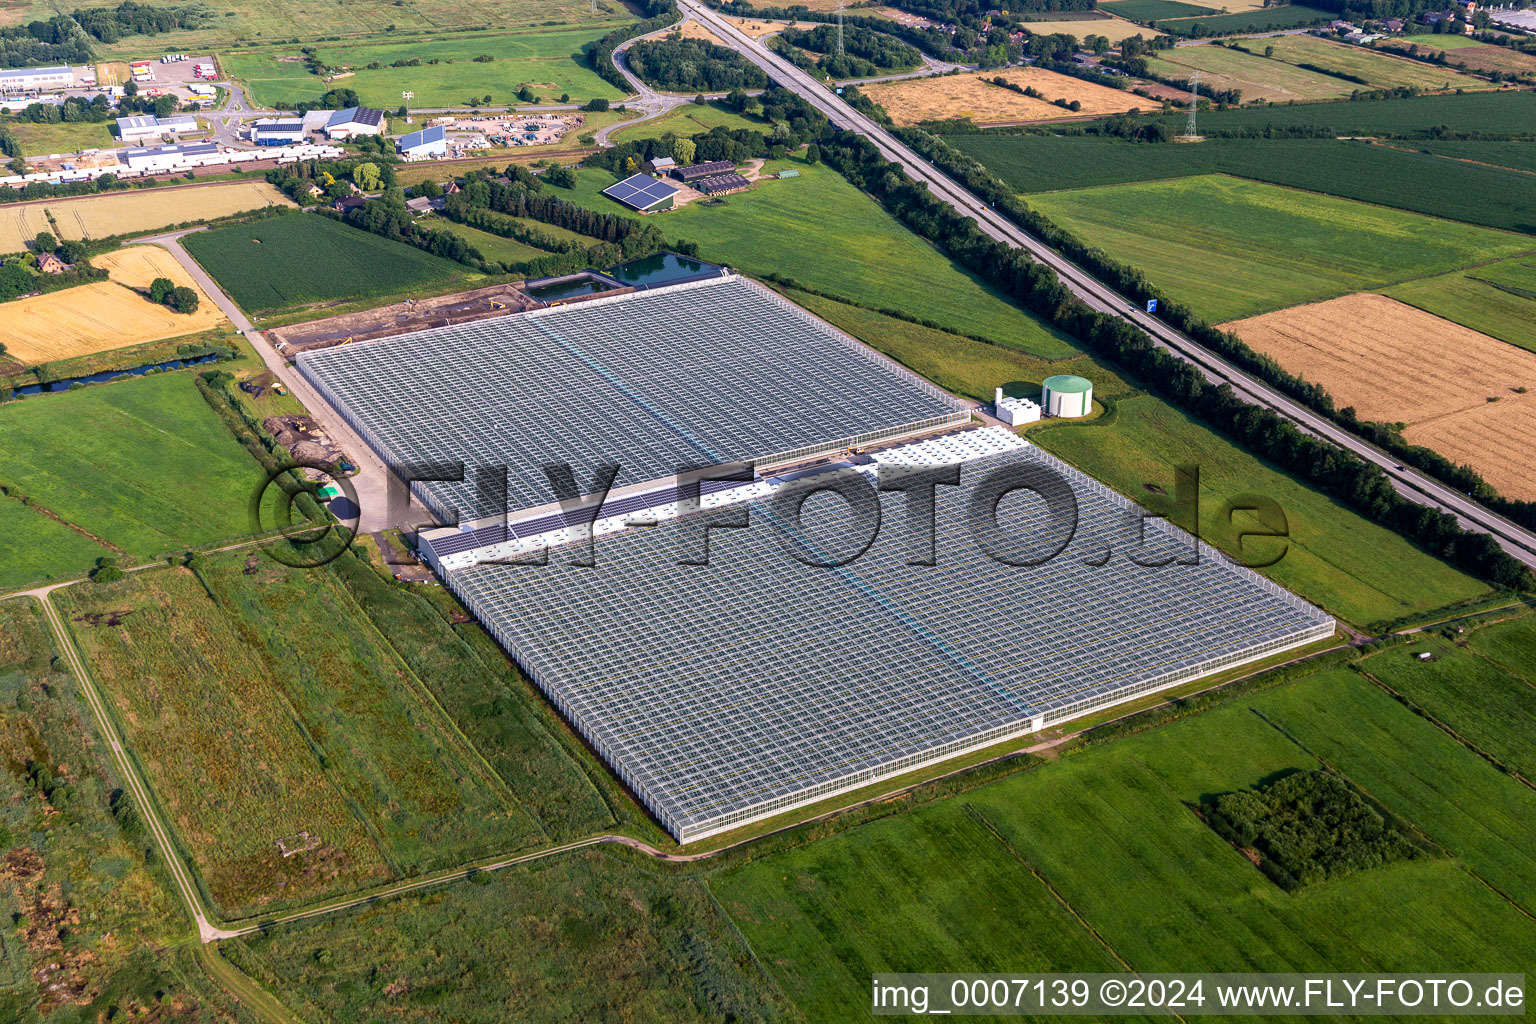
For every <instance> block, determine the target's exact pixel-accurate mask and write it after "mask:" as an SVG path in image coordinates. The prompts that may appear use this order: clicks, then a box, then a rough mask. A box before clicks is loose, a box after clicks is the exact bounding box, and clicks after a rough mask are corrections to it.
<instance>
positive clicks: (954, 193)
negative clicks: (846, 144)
mask: <svg viewBox="0 0 1536 1024" xmlns="http://www.w3.org/2000/svg"><path fill="white" fill-rule="evenodd" d="M678 3H679V5H680V6H681V7H682V9H683V10H685V11H687V12H688V13H689V14H691V15H692V16H693V17H694V18H696V19H697V20H699V21H701V22H703V23H704V24H705V26H706V27H708V28H709V30H710V31H711V32H713V33H714V34H715V36H716V37H718V38H719V39H721V40H723V41H724V42H725V43H726V44H727V45H728V46H730V47H731V48H732V49H734V50H736V51H738V52H739V53H741V54H742V55H743V56H744V57H746V58H747V59H748V60H750V61H752V62H753V63H754V64H757V65H758V66H759V67H761V68H762V69H763V70H764V71H766V72H767V73H768V75H769V76H770V77H771V78H772V79H773V80H774V81H776V82H778V83H779V84H780V85H782V86H784V87H785V88H787V89H791V90H793V91H794V92H796V93H798V94H799V95H800V96H801V98H802V99H804V100H805V101H806V102H807V103H809V104H810V105H811V106H813V107H815V108H816V109H817V110H819V111H821V112H822V113H823V114H825V115H826V116H827V118H828V119H829V120H830V121H831V122H832V124H833V125H834V126H836V127H839V128H844V129H846V130H848V131H852V132H856V133H858V134H860V135H863V136H864V137H866V138H867V139H869V140H870V142H872V143H873V144H874V145H875V147H876V149H877V150H878V151H879V152H880V153H881V155H882V156H884V157H885V158H886V159H887V160H890V161H892V162H894V163H896V164H898V165H900V166H901V167H902V168H903V169H904V170H905V171H906V173H907V175H908V176H909V177H910V178H912V179H913V180H914V181H918V182H923V183H925V184H926V185H927V186H928V191H929V192H930V193H931V194H932V195H934V196H935V197H936V198H938V199H941V200H943V201H944V202H946V203H948V204H949V205H950V206H952V207H954V209H955V210H956V211H957V212H958V213H960V214H961V216H964V217H969V218H971V219H973V220H975V221H976V225H977V227H978V228H979V229H980V230H981V231H982V232H983V233H984V234H986V235H987V236H988V237H990V238H992V239H993V240H995V241H998V242H1001V243H1003V244H1004V245H1007V246H1010V247H1012V248H1017V249H1023V250H1024V251H1025V252H1027V253H1028V254H1029V255H1030V257H1031V258H1032V259H1034V260H1036V261H1038V262H1039V263H1041V264H1044V265H1045V266H1048V267H1050V268H1051V269H1052V270H1054V271H1055V272H1056V275H1057V277H1059V278H1060V280H1061V282H1062V284H1064V285H1065V286H1066V287H1067V288H1068V290H1069V291H1071V292H1072V294H1073V295H1074V296H1076V297H1077V298H1078V299H1079V300H1081V301H1082V302H1083V303H1084V304H1085V305H1087V306H1088V307H1089V308H1091V309H1093V310H1095V311H1097V312H1100V313H1104V314H1106V315H1109V316H1113V317H1118V318H1120V319H1123V320H1128V321H1129V322H1131V323H1132V324H1135V325H1136V326H1137V327H1139V328H1141V329H1142V330H1143V331H1145V332H1146V333H1147V334H1148V335H1150V336H1151V338H1152V340H1153V342H1154V343H1155V344H1157V345H1159V346H1161V347H1162V348H1164V349H1166V350H1167V351H1168V352H1170V353H1171V354H1172V355H1175V356H1177V357H1178V358H1180V359H1183V360H1184V361H1186V362H1188V363H1190V364H1192V365H1193V366H1194V367H1195V368H1196V369H1198V370H1199V371H1200V373H1201V375H1202V376H1203V377H1204V378H1205V379H1206V380H1207V381H1209V382H1211V383H1212V384H1217V385H1220V384H1226V385H1228V386H1230V387H1231V389H1232V391H1233V393H1234V394H1235V395H1236V396H1237V397H1239V398H1241V399H1242V400H1243V401H1245V402H1250V403H1252V404H1254V405H1258V406H1261V407H1263V408H1266V409H1269V410H1270V411H1272V412H1274V413H1276V414H1278V415H1280V416H1283V417H1285V418H1286V419H1288V420H1290V421H1292V422H1293V423H1295V424H1296V425H1297V426H1298V427H1299V428H1301V429H1302V430H1303V431H1305V432H1306V433H1309V434H1312V435H1313V436H1315V437H1319V438H1323V439H1325V440H1327V441H1329V442H1331V443H1332V444H1334V445H1336V446H1337V447H1339V448H1342V449H1344V450H1346V451H1348V452H1350V453H1351V454H1353V455H1355V456H1357V457H1359V458H1360V459H1362V460H1364V461H1366V462H1370V463H1372V464H1374V465H1375V466H1376V467H1377V468H1378V469H1380V470H1381V471H1382V473H1383V474H1384V475H1385V476H1386V477H1387V479H1388V480H1389V481H1391V483H1392V486H1393V487H1394V488H1395V489H1396V490H1397V491H1398V493H1400V494H1402V495H1403V496H1404V497H1405V498H1407V499H1409V500H1411V501H1415V502H1419V503H1422V504H1425V505H1427V506H1429V507H1431V508H1436V509H1440V510H1443V511H1445V512H1448V513H1450V514H1451V515H1452V516H1454V517H1455V518H1456V521H1457V522H1458V523H1459V524H1461V525H1462V526H1463V527H1465V528H1467V529H1469V530H1472V531H1476V532H1481V533H1486V534H1489V535H1490V536H1492V537H1493V539H1494V540H1495V542H1496V543H1498V545H1499V546H1500V547H1501V548H1503V549H1504V551H1505V552H1507V553H1508V554H1509V555H1510V557H1512V558H1514V559H1516V560H1518V561H1519V562H1521V563H1523V564H1524V565H1525V566H1526V567H1527V568H1530V569H1536V533H1533V532H1532V531H1530V530H1526V529H1524V528H1522V527H1520V526H1518V525H1516V524H1515V523H1513V522H1511V521H1510V520H1508V519H1506V518H1504V517H1503V516H1501V515H1498V514H1497V513H1495V512H1492V511H1490V510H1489V509H1487V508H1484V507H1483V506H1482V505H1480V504H1478V503H1477V502H1476V501H1474V500H1472V499H1471V498H1470V497H1469V496H1467V495H1465V494H1463V493H1462V492H1460V491H1458V490H1456V489H1455V488H1453V487H1450V486H1447V485H1446V484H1443V483H1441V482H1439V481H1438V480H1435V479H1434V478H1432V477H1430V476H1428V475H1427V474H1424V473H1420V472H1418V471H1416V470H1412V469H1408V468H1406V467H1404V466H1402V465H1401V464H1400V463H1399V462H1398V460H1397V458H1396V456H1393V455H1391V454H1389V453H1387V452H1384V451H1382V450H1381V449H1379V448H1377V447H1375V446H1374V445H1372V444H1369V443H1368V442H1366V441H1365V440H1363V439H1361V438H1360V437H1357V436H1356V435H1354V434H1352V433H1350V432H1349V431H1347V430H1345V429H1344V428H1343V427H1340V426H1338V425H1337V424H1335V423H1334V422H1333V421H1331V420H1329V419H1327V418H1325V417H1323V416H1321V415H1319V414H1318V413H1315V412H1313V411H1312V410H1311V409H1309V408H1307V407H1306V406H1305V405H1302V404H1301V403H1300V402H1297V401H1295V400H1294V399H1292V398H1290V397H1288V396H1286V395H1284V394H1281V393H1280V392H1279V391H1276V390H1275V389H1273V388H1271V387H1270V386H1269V385H1267V384H1265V383H1263V382H1262V381H1260V380H1258V379H1257V378H1255V377H1252V376H1250V375H1249V374H1247V373H1244V372H1243V371H1241V370H1239V369H1238V368H1237V367H1235V366H1233V365H1232V364H1231V363H1229V362H1228V361H1227V360H1225V359H1223V358H1222V357H1220V356H1218V355H1216V354H1215V353H1213V352H1211V351H1210V350H1209V349H1207V348H1205V347H1204V346H1203V345H1200V344H1199V343H1198V342H1196V341H1194V339H1192V338H1190V337H1188V336H1187V335H1185V334H1184V333H1183V332H1181V331H1178V330H1175V329H1174V328H1172V327H1170V326H1169V325H1167V324H1166V323H1164V322H1163V321H1161V320H1159V319H1157V318H1156V317H1154V316H1152V315H1151V314H1149V313H1145V312H1142V311H1141V307H1140V305H1139V304H1137V303H1133V302H1131V300H1130V299H1128V298H1126V297H1125V296H1124V295H1121V294H1120V293H1119V292H1117V291H1116V290H1115V289H1113V288H1112V287H1110V286H1109V285H1107V284H1105V283H1104V282H1103V281H1101V280H1099V279H1098V278H1096V277H1094V276H1093V275H1091V274H1089V273H1088V272H1087V271H1085V270H1083V269H1082V268H1081V267H1079V266H1077V264H1075V263H1073V262H1072V261H1071V260H1069V259H1067V258H1066V257H1065V256H1063V255H1062V254H1061V253H1059V252H1057V251H1056V250H1055V249H1052V248H1051V247H1050V246H1048V245H1046V244H1045V243H1044V242H1042V241H1040V240H1039V239H1038V238H1035V237H1034V236H1033V235H1031V234H1029V233H1028V232H1027V231H1025V230H1024V229H1023V228H1021V227H1019V226H1018V225H1017V224H1015V223H1014V222H1013V221H1012V220H1010V219H1008V218H1007V217H1006V216H1004V215H1003V214H1000V213H998V212H997V211H996V210H994V209H992V207H991V206H989V205H988V204H987V203H986V202H984V201H982V200H981V199H978V198H977V197H976V196H975V195H974V194H972V193H971V192H970V190H969V189H967V188H965V187H964V186H962V185H960V184H958V183H957V182H956V181H955V180H954V179H952V178H951V177H950V176H949V175H947V174H945V173H944V172H942V171H940V170H939V169H938V168H937V167H935V166H934V165H933V164H931V163H930V162H929V161H927V160H926V159H924V158H923V157H921V156H919V155H917V154H916V153H914V152H913V151H912V150H911V149H909V148H908V147H907V146H906V145H905V144H904V143H902V142H900V141H899V140H898V139H897V138H896V137H895V136H893V135H892V134H891V133H890V132H888V131H886V130H885V129H884V128H882V127H881V126H880V125H879V124H877V123H875V121H874V120H872V119H871V118H869V117H866V116H865V115H864V114H861V113H859V112H858V111H856V110H854V109H853V108H852V107H850V106H849V105H848V104H847V103H845V102H843V100H842V99H841V98H840V97H838V96H837V95H835V94H834V93H832V92H830V91H828V90H827V89H826V88H824V87H823V86H822V85H821V84H820V83H819V82H817V81H816V79H815V78H814V77H812V76H810V75H808V74H806V73H805V72H804V71H802V70H800V69H799V68H797V67H795V66H794V65H793V64H791V63H789V62H788V61H787V60H785V59H784V58H782V57H780V56H779V55H778V54H776V53H773V52H772V51H770V50H769V49H768V48H767V47H765V46H763V45H762V44H760V43H758V42H757V41H756V40H755V39H752V38H751V37H749V36H748V35H747V34H746V33H744V32H742V31H740V30H739V29H737V28H736V27H735V26H734V25H732V24H731V23H730V22H728V21H726V20H725V19H724V18H723V17H721V16H720V15H719V14H718V13H716V12H715V11H714V10H713V9H711V8H710V7H708V6H707V5H706V4H704V3H703V2H701V0H678Z"/></svg>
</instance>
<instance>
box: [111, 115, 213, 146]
mask: <svg viewBox="0 0 1536 1024" xmlns="http://www.w3.org/2000/svg"><path fill="white" fill-rule="evenodd" d="M197 130H198V129H197V118H195V117H193V116H192V115H190V114H173V115H171V116H170V117H155V116H154V115H153V114H135V115H134V116H132V117H120V118H118V119H117V135H118V138H120V139H122V140H123V141H124V142H137V141H142V140H143V139H158V138H160V137H162V136H165V135H180V134H182V133H183V132H195V131H197Z"/></svg>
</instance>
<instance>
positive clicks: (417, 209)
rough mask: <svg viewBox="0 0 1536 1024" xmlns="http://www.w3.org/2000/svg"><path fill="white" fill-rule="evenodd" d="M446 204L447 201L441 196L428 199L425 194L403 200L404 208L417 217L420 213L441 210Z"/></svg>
mask: <svg viewBox="0 0 1536 1024" xmlns="http://www.w3.org/2000/svg"><path fill="white" fill-rule="evenodd" d="M446 205H448V204H447V202H446V201H445V200H444V199H443V198H442V197H441V196H439V197H437V198H436V199H428V198H427V197H426V196H416V197H414V198H412V199H407V200H406V201H405V208H406V209H407V210H410V211H411V212H412V213H414V214H416V215H417V216H418V217H419V216H421V215H422V214H427V213H433V212H435V211H437V210H441V209H442V208H443V207H444V206H446Z"/></svg>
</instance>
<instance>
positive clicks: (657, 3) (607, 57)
mask: <svg viewBox="0 0 1536 1024" xmlns="http://www.w3.org/2000/svg"><path fill="white" fill-rule="evenodd" d="M631 6H632V7H636V8H638V9H639V11H640V14H641V15H642V16H643V17H642V20H640V21H638V22H636V23H634V24H633V25H625V26H624V27H623V28H616V29H614V30H613V31H612V32H609V33H608V34H607V35H605V36H603V37H602V38H601V39H595V40H593V41H592V42H590V43H587V44H586V45H585V46H583V47H582V52H583V53H584V54H585V55H586V59H587V67H589V68H591V69H592V71H593V72H594V73H596V74H597V76H598V77H599V78H601V79H602V80H603V81H605V82H607V83H608V84H609V85H611V86H613V87H614V88H616V89H618V90H620V91H621V92H625V93H627V92H629V80H628V79H626V78H625V77H624V76H623V75H622V74H621V73H620V72H619V69H618V68H616V67H614V64H613V51H614V49H615V48H616V47H618V46H619V45H621V44H623V43H625V42H628V41H629V40H631V39H634V38H636V37H638V36H644V35H650V34H651V33H652V32H656V31H659V30H660V29H664V28H666V27H667V26H668V25H672V24H675V23H676V22H677V20H678V19H679V18H680V17H682V15H680V14H679V13H678V10H677V0H639V2H638V3H635V4H631Z"/></svg>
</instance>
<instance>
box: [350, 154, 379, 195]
mask: <svg viewBox="0 0 1536 1024" xmlns="http://www.w3.org/2000/svg"><path fill="white" fill-rule="evenodd" d="M352 180H353V181H355V182H357V187H358V188H360V189H362V190H363V191H364V192H377V191H379V189H381V188H383V187H384V176H383V175H382V174H380V173H379V165H378V164H376V163H374V162H373V161H371V160H370V161H368V162H366V163H360V164H358V165H357V166H356V167H354V168H352Z"/></svg>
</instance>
